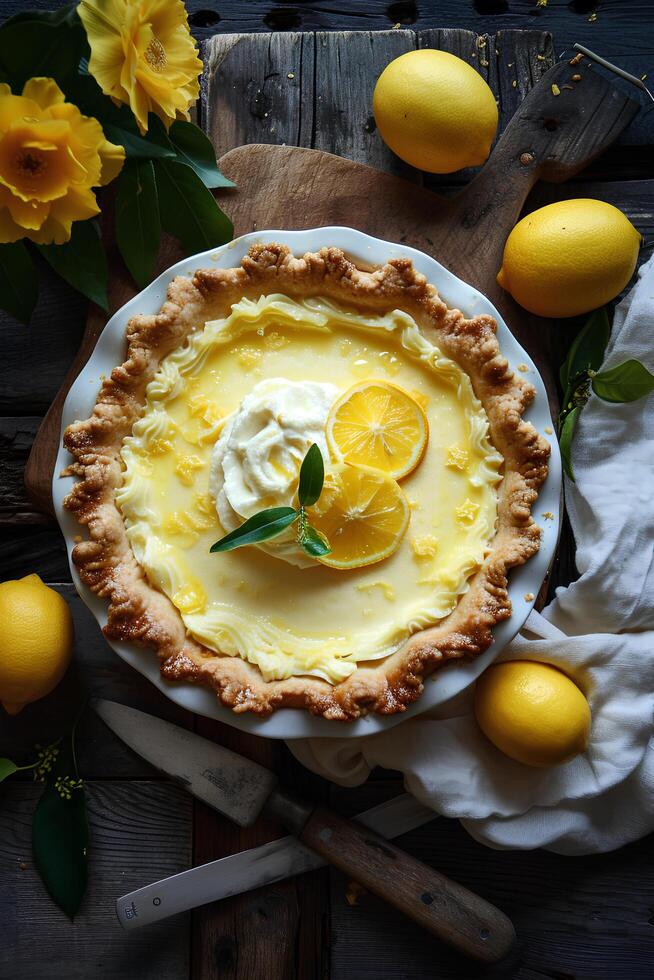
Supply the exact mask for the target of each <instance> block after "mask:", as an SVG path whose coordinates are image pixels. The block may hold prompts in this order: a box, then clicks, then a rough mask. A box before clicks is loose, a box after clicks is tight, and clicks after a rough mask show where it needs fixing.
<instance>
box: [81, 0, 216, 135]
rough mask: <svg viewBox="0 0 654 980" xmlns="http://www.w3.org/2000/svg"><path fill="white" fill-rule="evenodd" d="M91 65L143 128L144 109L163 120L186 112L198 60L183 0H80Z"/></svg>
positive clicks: (167, 121)
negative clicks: (127, 106)
mask: <svg viewBox="0 0 654 980" xmlns="http://www.w3.org/2000/svg"><path fill="white" fill-rule="evenodd" d="M77 10H78V13H79V16H80V18H81V20H82V23H83V25H84V29H85V30H86V35H87V37H88V40H89V44H90V46H91V57H90V60H89V71H90V73H91V74H92V75H93V77H94V78H95V80H96V81H97V83H98V85H99V86H100V88H101V89H102V91H103V92H104V93H105V94H106V95H109V96H111V97H112V98H113V99H117V100H119V101H120V102H124V103H126V104H127V105H129V107H130V109H131V110H132V112H133V114H134V117H135V119H136V121H137V123H138V126H139V129H140V130H141V132H142V133H145V132H146V130H147V125H148V113H150V112H154V113H156V114H157V115H158V116H159V117H160V118H161V119H162V120H163V121H164V123H165V124H166V125H170V123H171V122H173V120H174V119H175V118H178V117H187V116H188V111H189V108H190V106H191V105H192V104H193V102H194V101H195V100H196V99H197V97H198V94H199V83H198V75H199V73H200V72H201V71H202V62H201V61H200V59H199V58H198V56H197V47H196V44H195V41H194V40H193V38H192V36H191V33H190V31H189V27H188V18H187V16H186V10H185V8H184V5H183V3H181V0H139V2H135V0H81V3H80V4H79V6H78V8H77Z"/></svg>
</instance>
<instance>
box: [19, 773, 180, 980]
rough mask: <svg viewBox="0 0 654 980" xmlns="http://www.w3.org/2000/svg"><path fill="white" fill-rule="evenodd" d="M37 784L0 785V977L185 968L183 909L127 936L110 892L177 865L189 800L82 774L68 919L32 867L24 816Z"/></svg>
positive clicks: (146, 979)
mask: <svg viewBox="0 0 654 980" xmlns="http://www.w3.org/2000/svg"><path fill="white" fill-rule="evenodd" d="M41 789H42V787H41V786H39V785H35V784H30V783H16V782H8V783H5V784H3V786H2V788H1V789H0V795H1V797H2V806H1V807H0V882H1V884H0V914H1V915H2V942H0V976H2V977H5V978H7V980H9V978H10V977H18V976H20V977H21V980H49V978H56V980H60V978H62V980H89V978H90V977H93V980H130V978H136V977H138V978H139V980H182V978H184V977H187V976H188V972H189V926H190V917H189V916H188V915H183V916H179V917H177V918H175V919H172V920H167V921H166V922H162V923H158V924H157V925H154V926H150V927H148V928H147V929H143V930H140V931H137V932H133V933H131V934H130V935H129V937H127V936H126V935H125V933H124V932H123V930H122V929H121V927H120V925H119V923H118V920H117V918H116V915H115V912H114V905H115V901H116V898H118V897H119V895H122V894H125V893H126V892H129V891H132V890H133V889H135V888H138V887H139V886H140V885H143V884H146V883H147V882H149V881H152V880H156V879H157V878H160V877H164V876H166V875H171V874H175V873H177V872H178V871H182V870H185V869H186V867H188V864H189V862H190V852H191V803H190V799H189V797H188V796H187V795H186V794H184V793H183V792H182V791H181V790H180V789H178V788H177V787H175V786H173V785H172V784H170V783H152V782H138V783H136V782H122V781H114V782H100V783H96V782H90V783H87V800H88V810H89V823H90V830H91V846H90V851H89V867H90V874H89V887H88V890H87V894H86V896H85V898H84V901H83V904H82V908H81V910H80V914H79V915H78V916H77V918H76V919H75V921H74V922H70V921H69V920H68V918H67V917H66V916H65V915H64V913H63V912H61V911H60V910H59V909H58V908H57V907H56V906H55V905H54V903H53V902H52V900H51V899H50V897H49V896H48V894H47V893H46V891H45V888H44V886H43V884H42V882H41V880H40V878H39V876H38V874H37V872H36V870H35V868H34V865H33V860H32V853H31V844H30V840H31V816H32V813H33V811H34V807H35V805H36V801H37V799H38V796H39V794H40V792H41Z"/></svg>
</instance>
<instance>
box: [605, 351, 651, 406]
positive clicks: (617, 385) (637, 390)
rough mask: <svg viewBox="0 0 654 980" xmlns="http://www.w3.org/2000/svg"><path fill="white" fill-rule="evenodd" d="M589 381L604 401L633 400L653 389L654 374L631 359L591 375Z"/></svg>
mask: <svg viewBox="0 0 654 980" xmlns="http://www.w3.org/2000/svg"><path fill="white" fill-rule="evenodd" d="M590 383H591V387H592V389H593V391H594V392H595V394H596V395H599V397H600V398H602V399H603V400H604V401H605V402H635V401H637V400H638V399H639V398H643V396H644V395H648V394H649V393H650V392H651V391H654V374H650V372H649V371H648V370H647V368H646V367H645V365H644V364H641V363H640V361H636V360H633V359H631V360H629V361H625V362H624V363H623V364H617V365H616V366H615V367H613V368H608V370H606V371H601V372H600V373H599V374H595V375H593V376H592V377H591V382H590Z"/></svg>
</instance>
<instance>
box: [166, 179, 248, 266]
mask: <svg viewBox="0 0 654 980" xmlns="http://www.w3.org/2000/svg"><path fill="white" fill-rule="evenodd" d="M154 166H155V173H156V177H157V189H158V192H159V211H160V214H161V224H162V227H163V228H165V229H166V231H167V232H168V233H169V234H171V235H174V236H175V238H178V239H179V241H180V242H181V243H182V245H183V246H184V248H185V249H186V251H187V253H188V254H189V255H193V254H194V253H195V252H202V251H205V250H206V249H208V248H214V247H215V246H216V245H224V244H225V242H228V241H230V239H231V237H232V235H233V234H234V228H233V225H232V222H231V221H230V220H229V218H228V217H227V215H226V214H224V213H223V212H222V211H221V210H220V208H219V207H218V204H217V202H216V201H215V200H214V197H213V195H212V193H211V191H209V190H207V188H206V187H205V186H204V184H203V183H202V181H201V180H200V178H199V177H198V175H197V174H196V172H195V171H194V170H192V169H191V167H187V166H186V164H185V163H178V162H177V161H176V160H156V161H155V165H154Z"/></svg>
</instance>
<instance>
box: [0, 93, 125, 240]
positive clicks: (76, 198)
mask: <svg viewBox="0 0 654 980" xmlns="http://www.w3.org/2000/svg"><path fill="white" fill-rule="evenodd" d="M124 159H125V151H124V150H123V148H122V146H114V144H113V143H109V142H108V141H107V140H106V139H105V137H104V133H103V132H102V127H101V125H100V123H99V122H98V121H97V119H93V118H91V117H90V116H83V115H82V114H81V112H80V111H79V109H78V108H77V106H74V105H71V103H69V102H66V101H65V96H64V93H63V92H62V91H61V89H60V88H59V86H58V85H57V83H56V82H55V81H53V79H52V78H30V79H29V81H27V82H26V83H25V86H24V88H23V94H22V95H12V93H11V89H10V88H9V86H8V85H5V84H0V242H3V243H6V242H16V241H18V240H19V239H20V238H30V239H31V240H32V241H33V242H37V243H38V244H40V245H49V244H51V243H53V242H54V243H55V244H57V245H61V243H62V242H67V241H68V239H69V238H70V230H71V227H72V223H73V221H84V220H85V219H86V218H90V217H92V216H93V215H94V214H98V212H99V211H100V208H99V207H98V205H97V202H96V199H95V194H94V193H93V191H92V190H91V188H92V187H97V186H98V185H99V184H108V183H109V181H111V180H113V179H114V177H116V176H117V174H118V173H119V172H120V168H121V167H122V165H123V161H124Z"/></svg>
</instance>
